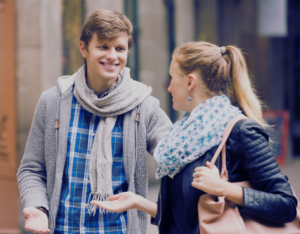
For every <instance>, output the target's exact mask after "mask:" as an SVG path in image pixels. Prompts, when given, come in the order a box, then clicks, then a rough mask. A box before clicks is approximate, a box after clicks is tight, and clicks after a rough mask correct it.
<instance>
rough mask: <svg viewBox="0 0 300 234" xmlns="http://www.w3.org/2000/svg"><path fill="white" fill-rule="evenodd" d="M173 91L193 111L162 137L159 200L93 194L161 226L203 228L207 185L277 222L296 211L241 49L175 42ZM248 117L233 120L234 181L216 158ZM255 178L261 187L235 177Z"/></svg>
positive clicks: (230, 157)
mask: <svg viewBox="0 0 300 234" xmlns="http://www.w3.org/2000/svg"><path fill="white" fill-rule="evenodd" d="M170 75H171V77H172V80H171V84H170V86H169V88H168V91H169V92H170V93H171V94H172V96H173V103H174V104H173V108H174V109H175V110H178V111H186V112H187V113H186V114H185V115H184V116H183V117H181V118H180V119H179V120H178V121H177V122H176V123H175V124H174V125H173V127H172V129H171V130H170V132H169V133H168V134H166V135H165V136H164V138H163V139H162V140H161V141H160V142H159V143H158V145H157V147H156V149H155V152H154V159H155V160H156V162H157V164H158V168H157V171H156V177H157V178H161V189H160V194H159V197H158V202H157V203H153V202H150V201H148V200H146V199H144V198H142V197H141V196H139V195H136V194H133V193H121V194H118V195H114V196H112V197H110V202H91V203H92V204H96V205H98V206H100V207H102V208H104V209H106V210H110V211H113V212H122V211H124V210H128V209H138V210H141V211H145V212H147V213H148V214H150V215H151V216H152V219H151V222H152V224H156V225H158V226H159V232H160V233H172V234H173V233H175V234H177V233H181V234H183V233H184V234H186V233H199V230H198V213H197V203H198V200H199V197H200V196H201V195H202V194H204V193H209V194H212V195H218V196H220V195H221V196H226V198H227V199H228V200H231V201H232V202H234V203H236V204H237V205H238V206H239V211H240V212H241V213H247V214H250V215H253V216H257V217H260V218H262V219H266V220H269V221H272V222H276V223H285V222H291V221H293V220H294V219H295V217H296V206H297V199H296V198H295V197H294V196H293V192H292V190H291V188H290V185H289V183H288V181H287V177H286V176H284V175H283V174H282V173H281V171H280V169H279V167H278V164H277V162H276V160H275V157H274V156H273V153H272V151H271V149H270V147H269V141H268V135H267V133H266V131H265V130H266V129H267V128H268V125H267V124H266V123H265V122H264V120H263V118H262V107H261V103H260V101H259V100H258V98H257V96H256V95H255V92H254V89H253V88H252V86H251V82H250V79H249V75H248V72H247V66H246V63H245V60H244V58H243V55H242V53H241V51H240V50H239V49H238V48H237V47H234V46H226V47H221V48H220V47H218V46H216V45H213V44H210V43H207V42H191V43H187V44H185V45H183V46H180V47H178V48H176V49H175V51H174V53H173V59H172V62H171V66H170ZM241 114H244V115H246V116H247V117H248V119H243V120H241V121H239V122H238V123H237V124H236V125H235V126H234V128H233V130H232V132H231V134H230V136H229V138H228V141H227V144H226V155H227V169H228V175H229V181H230V182H225V181H223V180H222V179H221V178H220V176H219V169H220V165H221V163H220V162H217V163H216V164H217V166H218V168H217V167H216V166H211V165H210V163H209V162H210V160H211V158H212V156H213V155H214V153H215V151H216V149H217V146H218V145H219V143H220V142H221V140H222V134H223V131H224V128H225V126H226V124H227V123H228V122H229V121H230V119H232V118H233V117H235V116H237V115H241ZM238 181H250V182H251V183H252V185H253V186H254V187H255V188H256V189H257V190H254V189H250V188H242V187H239V186H237V185H235V184H233V183H231V182H238Z"/></svg>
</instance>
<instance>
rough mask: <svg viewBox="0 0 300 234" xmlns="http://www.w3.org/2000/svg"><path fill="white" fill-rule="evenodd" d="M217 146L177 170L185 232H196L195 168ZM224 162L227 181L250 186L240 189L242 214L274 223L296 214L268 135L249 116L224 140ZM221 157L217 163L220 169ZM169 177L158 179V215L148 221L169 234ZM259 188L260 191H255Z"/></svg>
mask: <svg viewBox="0 0 300 234" xmlns="http://www.w3.org/2000/svg"><path fill="white" fill-rule="evenodd" d="M216 150H217V146H216V147H214V148H212V149H211V150H209V151H207V152H206V153H205V154H204V155H203V156H201V157H199V158H198V159H197V160H196V161H194V162H193V163H190V164H188V165H187V166H185V168H184V169H183V170H182V171H181V172H180V173H184V174H183V183H182V192H183V197H184V199H183V201H178V202H184V205H185V211H186V212H185V213H184V214H181V215H182V218H183V219H185V220H186V225H187V234H189V233H191V234H192V233H193V234H195V233H199V230H198V211H197V203H198V201H199V197H200V196H201V195H202V194H204V192H203V191H201V190H198V189H196V188H194V187H192V185H191V183H192V181H193V173H194V169H195V168H196V167H199V166H204V165H205V162H206V161H210V160H211V159H212V157H213V155H214V153H215V151H216ZM226 156H227V160H226V164H227V170H228V176H229V181H230V182H240V181H249V182H251V185H252V187H253V188H255V189H257V190H254V189H250V188H243V192H244V204H245V205H244V206H243V207H239V211H240V212H241V213H247V214H250V215H253V216H257V217H260V218H262V219H266V220H269V221H272V222H275V223H286V222H291V221H293V220H294V219H295V217H296V214H297V213H296V206H297V199H296V198H295V197H294V196H293V192H292V190H291V187H290V184H289V183H288V178H287V176H285V175H283V174H282V173H281V171H280V169H279V167H278V164H277V162H276V159H275V157H274V155H273V153H272V151H271V149H270V147H269V143H268V134H267V133H266V132H265V130H264V129H263V128H262V127H261V126H260V125H259V124H257V123H256V122H254V121H253V120H250V119H245V120H241V121H239V122H238V123H237V124H236V125H235V126H234V128H233V129H232V132H231V134H230V136H229V138H228V140H227V143H226ZM221 160H222V159H221V157H219V159H218V160H217V162H216V166H217V167H218V168H219V170H220V168H221V165H222V163H221ZM169 179H170V178H168V177H167V176H165V177H163V178H162V179H161V186H160V193H159V196H158V202H157V215H156V217H155V218H152V219H151V223H152V224H154V225H157V226H158V228H159V233H163V234H165V233H169V230H170V226H171V224H172V223H173V222H174V220H173V215H172V212H171V208H170V202H168V201H170V199H169V196H171V194H168V189H167V188H168V180H169ZM258 190H259V191H258Z"/></svg>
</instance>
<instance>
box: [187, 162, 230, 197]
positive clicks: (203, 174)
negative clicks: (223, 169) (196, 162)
mask: <svg viewBox="0 0 300 234" xmlns="http://www.w3.org/2000/svg"><path fill="white" fill-rule="evenodd" d="M193 177H194V180H193V182H192V186H193V187H194V188H197V189H200V190H202V191H204V192H206V193H208V194H211V195H215V196H223V195H224V190H225V188H224V187H225V183H226V182H225V181H224V180H222V179H221V178H220V175H219V169H218V168H217V167H216V166H215V165H212V164H211V163H210V162H206V167H205V166H203V167H196V168H195V173H194V174H193Z"/></svg>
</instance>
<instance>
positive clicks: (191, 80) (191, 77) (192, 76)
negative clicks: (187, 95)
mask: <svg viewBox="0 0 300 234" xmlns="http://www.w3.org/2000/svg"><path fill="white" fill-rule="evenodd" d="M187 78H188V92H191V91H192V90H193V88H195V86H196V82H197V77H196V76H195V74H193V73H191V74H189V75H188V77H187Z"/></svg>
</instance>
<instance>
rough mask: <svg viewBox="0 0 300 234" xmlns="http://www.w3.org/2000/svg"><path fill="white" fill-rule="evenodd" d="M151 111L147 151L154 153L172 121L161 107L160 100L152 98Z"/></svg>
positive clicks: (147, 127)
mask: <svg viewBox="0 0 300 234" xmlns="http://www.w3.org/2000/svg"><path fill="white" fill-rule="evenodd" d="M150 108H151V112H150V114H149V117H148V121H147V122H148V124H147V126H146V129H147V137H146V139H147V151H148V152H149V153H150V154H151V155H153V153H154V149H155V147H156V145H157V143H158V142H159V141H160V139H161V138H162V137H163V136H164V135H165V134H166V133H167V132H168V131H169V130H170V128H171V127H172V122H171V121H170V119H169V117H168V116H167V115H166V113H165V112H164V111H163V110H162V109H161V108H160V107H159V101H158V100H157V99H156V98H152V103H151V104H150V105H149V109H150Z"/></svg>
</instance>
